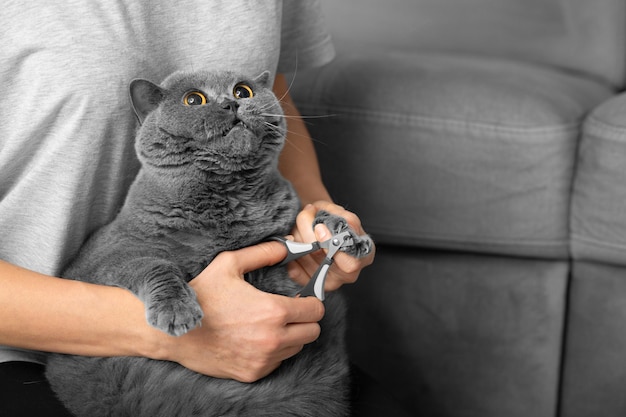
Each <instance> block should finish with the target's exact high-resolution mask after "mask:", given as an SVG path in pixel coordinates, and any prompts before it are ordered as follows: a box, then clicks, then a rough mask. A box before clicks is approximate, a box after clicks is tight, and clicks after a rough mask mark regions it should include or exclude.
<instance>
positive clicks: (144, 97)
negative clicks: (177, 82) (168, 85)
mask: <svg viewBox="0 0 626 417" xmlns="http://www.w3.org/2000/svg"><path fill="white" fill-rule="evenodd" d="M164 96H165V94H164V92H163V90H162V89H161V87H159V86H158V85H156V84H153V83H151V82H150V81H147V80H141V79H137V80H133V81H131V83H130V100H131V102H132V104H133V110H135V114H136V115H137V119H139V123H143V121H144V120H146V117H147V116H148V114H149V113H150V112H151V111H153V110H154V109H156V108H157V107H158V106H159V103H161V100H163V97H164Z"/></svg>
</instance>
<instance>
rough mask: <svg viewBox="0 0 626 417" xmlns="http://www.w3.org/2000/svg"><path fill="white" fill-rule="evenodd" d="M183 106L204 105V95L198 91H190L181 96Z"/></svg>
mask: <svg viewBox="0 0 626 417" xmlns="http://www.w3.org/2000/svg"><path fill="white" fill-rule="evenodd" d="M183 103H184V104H185V106H204V105H205V104H206V96H205V95H204V94H202V93H201V92H200V91H190V92H188V93H187V94H185V97H183Z"/></svg>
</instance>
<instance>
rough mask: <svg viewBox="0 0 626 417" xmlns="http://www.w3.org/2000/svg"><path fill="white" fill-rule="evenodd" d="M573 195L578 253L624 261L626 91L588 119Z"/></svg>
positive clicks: (574, 247)
mask: <svg viewBox="0 0 626 417" xmlns="http://www.w3.org/2000/svg"><path fill="white" fill-rule="evenodd" d="M578 159H579V161H578V168H577V172H576V181H575V183H574V192H573V197H572V219H571V221H572V253H573V256H574V258H576V259H579V260H588V261H602V262H609V263H614V264H620V265H626V95H620V96H617V97H615V98H613V99H611V100H609V101H607V102H606V103H604V104H602V105H601V106H599V107H598V108H597V109H596V110H595V111H594V112H593V113H592V114H591V115H589V117H588V118H587V120H586V122H585V124H584V127H583V136H582V139H581V143H580V150H579V158H578Z"/></svg>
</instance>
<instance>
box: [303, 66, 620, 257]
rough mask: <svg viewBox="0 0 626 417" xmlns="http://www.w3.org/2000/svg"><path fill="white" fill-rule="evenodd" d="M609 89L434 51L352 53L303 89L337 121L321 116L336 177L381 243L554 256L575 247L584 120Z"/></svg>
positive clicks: (320, 145) (325, 150) (310, 105)
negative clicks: (576, 176) (572, 218)
mask: <svg viewBox="0 0 626 417" xmlns="http://www.w3.org/2000/svg"><path fill="white" fill-rule="evenodd" d="M391 59H393V62H394V65H393V67H390V66H389V65H388V64H387V62H388V61H389V60H391ZM347 74H349V76H346V75H347ZM610 94H611V91H610V90H609V89H608V88H606V87H605V86H604V85H603V84H601V83H596V82H594V81H590V80H588V79H586V78H581V77H576V76H573V75H570V74H566V73H563V72H560V71H552V70H549V69H547V68H544V67H540V66H533V65H522V64H519V63H514V62H510V61H502V60H480V59H476V58H468V57H460V56H445V55H427V54H423V55H409V54H405V55H403V54H393V55H392V54H389V55H387V56H385V55H382V56H372V57H371V58H370V57H367V56H362V55H361V56H357V55H350V54H344V55H342V56H341V57H339V58H338V59H337V60H335V61H334V62H333V63H331V64H330V65H328V66H326V67H324V68H323V69H322V70H321V71H320V72H318V73H315V74H309V75H303V74H300V76H299V77H296V83H295V85H294V89H293V95H294V97H295V99H296V101H297V103H298V105H299V108H300V110H301V111H302V112H303V113H305V114H307V115H314V116H315V115H326V116H328V117H323V118H316V119H311V120H310V129H311V132H312V135H313V137H314V139H315V143H316V144H317V149H318V153H319V157H320V161H321V165H322V172H323V173H324V174H325V176H326V177H325V178H326V183H327V185H328V187H329V189H330V191H331V193H332V194H333V197H334V198H335V199H337V200H338V202H339V203H341V204H344V205H346V206H347V207H349V208H350V209H351V210H353V211H355V212H357V213H359V216H360V217H361V220H362V221H363V224H364V225H365V228H366V229H367V230H368V231H369V232H370V233H371V234H372V235H373V236H374V238H375V239H376V240H377V241H378V243H386V244H411V245H424V246H426V247H430V248H446V249H455V250H457V249H462V250H469V251H477V250H480V251H486V252H489V253H498V254H513V255H523V256H539V257H542V258H546V257H555V256H561V257H562V256H565V255H567V253H568V252H569V223H568V220H567V219H568V213H569V203H570V189H571V182H572V177H573V172H574V165H573V164H574V160H575V153H576V147H577V140H578V134H579V133H578V127H579V125H580V123H581V120H582V119H583V117H584V116H585V115H586V113H587V112H588V111H589V109H591V108H593V107H594V106H595V105H597V104H598V103H599V102H601V101H602V100H604V99H605V98H606V97H609V95H610ZM347 155H349V158H347V157H346V156H347Z"/></svg>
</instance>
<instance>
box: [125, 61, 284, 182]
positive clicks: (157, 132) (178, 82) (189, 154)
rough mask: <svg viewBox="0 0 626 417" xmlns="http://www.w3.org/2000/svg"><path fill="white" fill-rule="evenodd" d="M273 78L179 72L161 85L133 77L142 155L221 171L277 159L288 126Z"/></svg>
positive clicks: (154, 162) (150, 160) (154, 161)
mask: <svg viewBox="0 0 626 417" xmlns="http://www.w3.org/2000/svg"><path fill="white" fill-rule="evenodd" d="M269 84H270V77H269V72H264V73H262V74H261V75H259V76H256V77H248V76H245V75H241V74H237V73H234V72H194V73H182V72H179V73H175V74H173V75H171V76H169V77H168V78H167V79H166V80H165V81H163V83H162V84H161V85H156V84H153V83H152V82H150V81H147V80H134V81H133V82H132V83H131V85H130V95H131V100H132V103H133V107H134V109H135V113H136V114H137V117H138V119H139V121H140V123H141V124H142V125H141V128H140V129H139V132H138V136H137V143H136V150H137V154H138V156H139V159H140V160H141V162H142V163H143V164H144V165H145V164H149V165H151V166H157V167H168V168H181V167H193V168H194V169H200V170H203V171H211V172H222V173H224V172H225V173H228V172H235V171H241V170H245V169H251V168H255V167H258V166H259V165H260V164H268V163H273V162H274V161H275V160H276V158H277V157H278V154H279V153H280V150H281V149H282V146H283V144H284V134H285V129H286V126H285V119H284V117H283V112H282V108H281V106H280V103H279V101H278V100H277V98H276V97H275V96H274V94H273V92H272V89H271V85H269Z"/></svg>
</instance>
